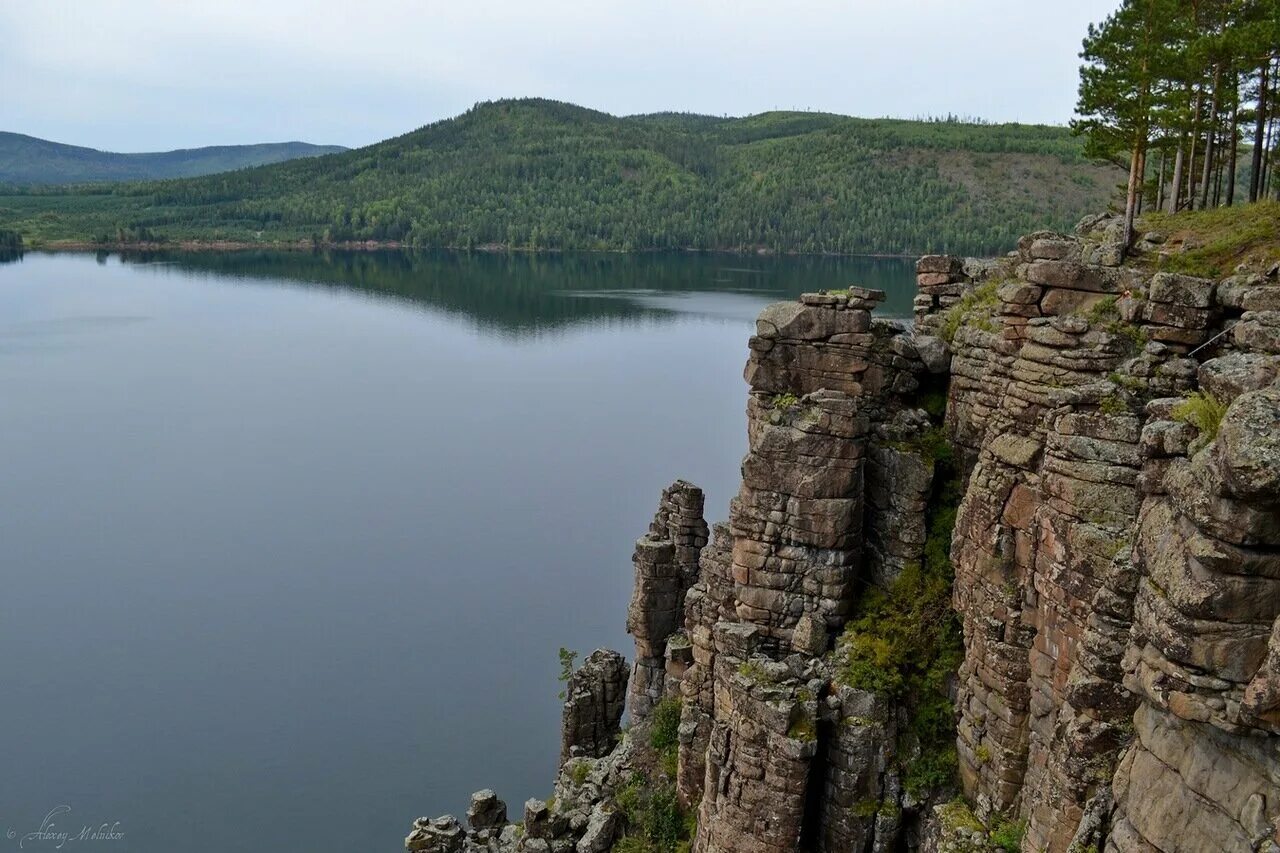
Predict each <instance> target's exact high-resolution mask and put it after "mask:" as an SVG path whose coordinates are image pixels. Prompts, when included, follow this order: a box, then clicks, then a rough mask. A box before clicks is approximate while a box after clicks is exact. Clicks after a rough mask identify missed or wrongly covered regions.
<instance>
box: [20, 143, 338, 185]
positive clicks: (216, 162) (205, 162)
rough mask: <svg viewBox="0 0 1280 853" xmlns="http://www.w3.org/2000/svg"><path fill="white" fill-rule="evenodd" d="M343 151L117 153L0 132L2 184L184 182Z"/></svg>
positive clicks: (270, 147)
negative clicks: (218, 173)
mask: <svg viewBox="0 0 1280 853" xmlns="http://www.w3.org/2000/svg"><path fill="white" fill-rule="evenodd" d="M345 150H347V149H345V148H343V147H342V146H340V145H310V144H308V143H306V142H267V143H261V144H257V145H214V146H210V147H207V148H186V149H180V150H177V151H156V152H151V153H146V154H116V153H113V152H110V151H98V150H96V149H94V148H82V147H81V146H79V145H65V144H63V143H61V142H50V141H49V140H47V139H37V138H36V137H34V136H25V135H23V134H21V133H7V132H5V131H0V185H4V184H19V185H21V184H70V183H86V182H89V181H144V180H158V179H160V178H186V177H192V176H195V175H212V174H214V173H215V172H226V171H229V170H231V169H243V168H246V167H248V166H262V165H265V164H267V163H281V162H284V161H285V160H293V159H295V158H297V157H315V156H318V155H320V154H332V153H334V152H336V151H345Z"/></svg>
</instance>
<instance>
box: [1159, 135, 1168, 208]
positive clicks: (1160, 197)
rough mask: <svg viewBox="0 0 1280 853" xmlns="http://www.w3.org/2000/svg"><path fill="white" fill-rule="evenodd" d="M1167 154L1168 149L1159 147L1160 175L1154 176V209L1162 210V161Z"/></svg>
mask: <svg viewBox="0 0 1280 853" xmlns="http://www.w3.org/2000/svg"><path fill="white" fill-rule="evenodd" d="M1168 156H1169V149H1168V148H1166V147H1164V146H1163V145H1162V146H1161V148H1160V175H1159V176H1158V177H1157V178H1156V210H1164V161H1165V160H1166V159H1167V158H1168Z"/></svg>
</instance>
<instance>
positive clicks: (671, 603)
mask: <svg viewBox="0 0 1280 853" xmlns="http://www.w3.org/2000/svg"><path fill="white" fill-rule="evenodd" d="M702 505H703V495H702V490H701V489H699V488H698V487H697V486H694V485H692V484H690V483H686V482H684V481H683V480H679V481H677V482H675V483H673V484H672V485H671V486H669V487H668V488H667V489H666V490H665V491H664V492H663V493H662V500H661V501H660V503H659V505H658V512H657V514H656V515H655V516H654V519H653V523H652V524H650V525H649V532H648V533H647V534H645V535H644V536H643V537H641V538H640V539H639V540H638V541H637V542H636V550H635V555H634V556H633V557H632V563H633V565H634V566H635V586H634V588H633V592H632V596H631V606H630V608H629V609H628V611H627V631H628V632H629V633H630V634H631V635H632V636H633V637H635V641H636V662H635V669H634V671H633V673H632V676H631V702H630V707H631V714H632V716H633V717H634V718H636V719H644V718H645V717H647V716H648V715H649V712H650V710H651V709H652V708H653V706H654V704H656V703H657V702H659V701H660V700H661V699H662V697H663V696H665V695H666V694H667V692H668V685H667V641H668V640H669V639H670V638H671V636H672V635H673V634H676V633H677V632H679V631H681V629H682V628H683V626H684V609H685V595H686V594H687V593H688V591H689V588H690V587H691V586H693V584H694V582H695V581H696V580H697V577H698V555H699V553H701V551H702V548H703V546H704V545H706V544H707V523H706V521H705V520H703V517H702Z"/></svg>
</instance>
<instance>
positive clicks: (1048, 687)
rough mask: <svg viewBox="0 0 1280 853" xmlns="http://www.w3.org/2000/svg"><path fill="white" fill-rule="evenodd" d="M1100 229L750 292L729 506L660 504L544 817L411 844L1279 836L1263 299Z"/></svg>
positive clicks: (1276, 844)
mask: <svg viewBox="0 0 1280 853" xmlns="http://www.w3.org/2000/svg"><path fill="white" fill-rule="evenodd" d="M1118 239H1119V225H1118V223H1117V222H1116V221H1115V220H1114V219H1112V218H1109V217H1091V218H1089V219H1087V220H1085V221H1083V222H1082V223H1081V224H1080V225H1079V226H1078V227H1077V229H1076V230H1075V232H1074V233H1071V234H1059V233H1051V232H1039V233H1036V234H1032V235H1029V236H1027V237H1025V238H1023V239H1022V240H1021V241H1020V243H1019V247H1018V250H1017V252H1016V253H1013V254H1012V255H1011V256H1010V257H1007V258H1002V259H998V260H995V261H977V260H973V259H963V258H958V257H950V256H930V257H926V258H922V259H921V260H920V261H919V264H918V266H917V270H918V295H917V297H916V300H915V318H914V323H913V324H912V325H911V326H910V327H908V326H904V325H901V324H895V323H892V322H887V321H880V320H875V319H873V316H872V311H873V309H874V308H875V307H876V305H877V303H878V302H879V301H881V300H882V299H883V294H881V293H879V292H877V291H872V290H866V289H862V288H857V287H851V288H849V289H848V290H846V291H840V292H829V293H818V294H808V295H805V296H803V297H802V298H801V299H800V300H799V301H798V302H794V303H779V304H776V305H772V306H770V307H768V308H767V309H765V311H764V312H762V314H761V315H760V318H759V320H758V321H757V327H756V334H755V335H754V336H753V337H752V338H751V340H750V342H749V348H750V354H749V357H748V361H747V366H746V371H745V377H746V380H747V383H748V385H749V387H750V393H749V397H748V402H747V433H748V440H749V449H748V453H747V456H746V458H745V459H744V460H743V464H742V485H741V488H740V490H739V493H738V495H737V497H736V498H734V499H733V501H732V502H731V504H730V507H729V517H728V521H727V522H726V523H721V524H716V525H714V526H709V525H708V524H707V522H706V521H705V519H704V507H703V496H702V493H701V491H700V490H699V489H698V488H697V487H696V486H693V485H692V484H689V483H686V482H683V481H678V482H676V483H674V484H673V485H672V486H671V487H670V488H669V489H667V490H666V491H665V492H664V493H663V495H662V496H661V499H660V503H659V508H658V511H657V513H656V515H655V517H654V519H653V521H652V523H651V524H650V527H649V530H648V532H647V533H646V534H645V535H644V536H643V537H642V538H641V539H640V540H638V541H637V543H636V551H635V557H634V570H635V590H634V594H633V598H632V601H631V606H630V608H629V612H628V616H627V625H628V630H629V631H630V632H631V633H632V635H633V636H634V637H635V641H636V652H635V660H634V663H633V664H632V665H631V666H630V667H628V666H627V664H626V663H625V662H624V661H623V660H622V658H621V656H619V655H617V653H614V652H607V651H604V650H600V651H597V652H595V653H593V654H592V655H591V656H589V657H588V658H587V660H586V661H585V663H584V665H583V666H582V667H581V668H579V669H578V670H577V671H576V672H574V673H573V674H572V676H571V678H570V682H569V685H568V689H567V691H566V696H567V698H566V702H565V708H564V727H563V732H562V749H561V756H562V758H561V769H560V773H559V776H558V779H557V782H556V789H555V796H554V798H553V800H552V801H550V802H543V801H538V800H531V801H529V802H528V803H526V804H525V806H524V809H523V820H522V821H520V822H518V823H510V822H508V821H507V818H506V806H505V805H504V804H502V803H501V801H500V800H498V799H497V797H496V795H494V794H493V792H480V793H479V794H477V795H476V797H475V799H474V800H473V804H472V810H471V812H470V813H469V815H468V823H469V825H468V826H467V827H464V826H463V825H462V824H461V823H460V822H458V821H456V820H455V819H453V818H450V817H444V818H438V819H435V820H428V819H425V818H420V819H419V820H418V821H417V822H416V823H415V826H414V829H413V832H412V834H411V835H410V836H409V838H408V839H407V841H406V847H407V849H409V850H411V851H418V850H420V851H442V852H443V851H448V853H460V851H493V852H494V853H498V851H539V853H541V851H548V852H549V851H557V852H558V853H559V852H561V851H578V853H603V851H607V850H617V851H631V853H635V851H667V850H692V851H695V853H731V851H732V852H733V853H787V852H788V851H796V850H804V851H821V853H837V851H875V852H876V853H879V851H900V850H907V851H915V850H919V851H986V850H991V851H995V850H1024V851H1041V850H1048V851H1073V853H1086V851H1094V853H1099V851H1110V853H1150V851H1161V853H1174V851H1206V850H1227V851H1263V850H1266V851H1276V853H1280V837H1278V836H1277V826H1278V825H1280V620H1278V618H1277V617H1280V280H1277V270H1276V269H1275V268H1274V267H1272V268H1271V269H1270V270H1269V271H1268V270H1266V264H1263V265H1261V266H1259V267H1257V268H1256V269H1252V270H1251V269H1249V268H1246V267H1242V268H1241V269H1239V270H1238V271H1237V273H1236V274H1234V275H1231V276H1229V277H1227V278H1224V279H1221V280H1217V279H1210V278H1198V277H1193V276H1188V275H1183V274H1177V273H1172V272H1161V271H1159V269H1160V266H1161V260H1160V255H1161V252H1162V249H1161V243H1162V238H1161V236H1160V235H1158V234H1149V235H1146V237H1145V238H1144V242H1143V243H1142V244H1140V247H1139V248H1140V250H1141V251H1140V252H1139V254H1138V256H1137V257H1136V259H1131V260H1130V261H1128V262H1124V261H1123V260H1122V258H1123V256H1124V253H1123V252H1121V251H1120V245H1119V243H1118ZM1270 260H1274V259H1270ZM628 670H629V671H628ZM624 695H625V696H627V697H628V701H629V707H630V712H631V726H630V728H629V729H628V730H627V731H625V732H624V731H623V729H622V727H621V716H622V710H623V709H622V701H623V697H624Z"/></svg>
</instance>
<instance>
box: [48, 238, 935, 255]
mask: <svg viewBox="0 0 1280 853" xmlns="http://www.w3.org/2000/svg"><path fill="white" fill-rule="evenodd" d="M253 250H268V251H278V252H310V251H326V252H329V251H342V252H382V251H406V252H439V251H444V252H481V253H485V254H492V255H498V254H513V255H514V254H519V255H654V254H666V253H673V252H674V253H682V254H690V255H734V256H738V257H765V258H769V257H786V258H883V259H898V260H901V259H906V260H913V259H915V258H916V257H918V254H919V253H892V252H848V253H846V252H795V251H786V252H778V251H774V250H772V249H765V248H756V249H695V248H692V247H685V248H682V249H537V248H529V247H527V246H507V245H504V244H501V243H486V244H484V245H480V246H470V247H468V246H411V245H408V244H405V243H401V242H398V241H395V240H360V241H350V242H341V243H333V242H319V243H318V242H315V241H313V240H278V241H272V242H269V243H266V242H259V241H251V240H177V241H164V242H160V241H127V240H126V241H118V240H113V241H111V242H108V243H101V242H97V241H92V240H53V241H48V242H43V241H41V242H33V243H27V244H26V251H31V252H169V251H182V252H244V251H253Z"/></svg>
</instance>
